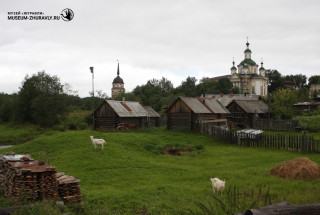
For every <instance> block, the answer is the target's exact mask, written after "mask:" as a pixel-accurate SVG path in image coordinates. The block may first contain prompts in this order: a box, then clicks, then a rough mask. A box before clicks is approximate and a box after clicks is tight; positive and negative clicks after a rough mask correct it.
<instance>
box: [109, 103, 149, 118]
mask: <svg viewBox="0 0 320 215" xmlns="http://www.w3.org/2000/svg"><path fill="white" fill-rule="evenodd" d="M106 102H107V103H108V104H109V105H110V107H111V108H112V109H113V110H114V112H116V114H117V115H118V116H119V117H146V116H147V113H148V112H147V111H146V109H144V108H143V107H142V105H141V104H140V103H139V102H133V101H114V100H106Z"/></svg>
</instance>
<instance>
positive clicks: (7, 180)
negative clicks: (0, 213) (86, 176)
mask: <svg viewBox="0 0 320 215" xmlns="http://www.w3.org/2000/svg"><path fill="white" fill-rule="evenodd" d="M79 182H80V180H78V179H76V178H74V177H72V176H67V175H65V174H64V173H57V172H56V169H55V168H54V167H52V166H49V165H46V164H45V163H44V162H42V161H36V160H33V159H32V158H31V157H30V156H29V157H28V156H24V155H10V156H8V155H0V189H2V190H3V191H4V194H5V196H6V197H9V198H11V199H12V200H14V201H19V200H32V201H36V200H43V199H53V200H56V199H58V197H61V198H62V199H63V201H64V202H65V203H71V202H76V203H80V202H81V200H82V198H81V192H80V184H79Z"/></svg>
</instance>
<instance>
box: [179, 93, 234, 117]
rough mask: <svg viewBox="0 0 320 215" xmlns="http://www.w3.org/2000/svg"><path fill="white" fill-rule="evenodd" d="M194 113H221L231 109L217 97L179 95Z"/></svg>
mask: <svg viewBox="0 0 320 215" xmlns="http://www.w3.org/2000/svg"><path fill="white" fill-rule="evenodd" d="M179 98H180V99H181V100H182V101H183V102H184V103H185V104H186V105H187V106H188V107H189V108H190V109H191V110H192V111H193V112H194V113H220V114H227V113H229V111H228V110H227V109H226V108H225V107H224V106H223V105H222V104H221V103H220V102H219V101H218V100H216V99H213V98H205V99H204V102H203V98H196V97H183V96H180V97H179Z"/></svg>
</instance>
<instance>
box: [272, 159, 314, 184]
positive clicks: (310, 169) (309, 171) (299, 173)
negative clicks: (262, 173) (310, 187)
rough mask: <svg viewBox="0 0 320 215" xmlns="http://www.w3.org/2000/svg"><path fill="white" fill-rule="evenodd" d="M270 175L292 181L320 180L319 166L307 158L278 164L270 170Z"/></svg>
mask: <svg viewBox="0 0 320 215" xmlns="http://www.w3.org/2000/svg"><path fill="white" fill-rule="evenodd" d="M270 174H271V175H273V176H278V177H281V178H287V179H293V180H299V179H300V180H301V179H302V180H311V179H318V178H320V166H319V165H318V164H317V163H315V162H313V161H311V160H309V159H308V158H305V157H302V158H296V159H293V160H290V161H287V162H284V163H282V164H280V165H279V166H276V167H274V168H273V169H271V170H270Z"/></svg>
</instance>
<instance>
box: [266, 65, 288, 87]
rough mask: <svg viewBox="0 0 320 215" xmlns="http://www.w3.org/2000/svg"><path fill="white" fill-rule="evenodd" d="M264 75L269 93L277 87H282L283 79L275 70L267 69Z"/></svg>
mask: <svg viewBox="0 0 320 215" xmlns="http://www.w3.org/2000/svg"><path fill="white" fill-rule="evenodd" d="M266 76H267V77H268V78H269V81H268V92H269V93H271V92H273V91H276V90H277V89H279V88H284V79H283V77H282V75H281V74H280V73H279V72H278V71H277V70H267V71H266Z"/></svg>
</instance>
